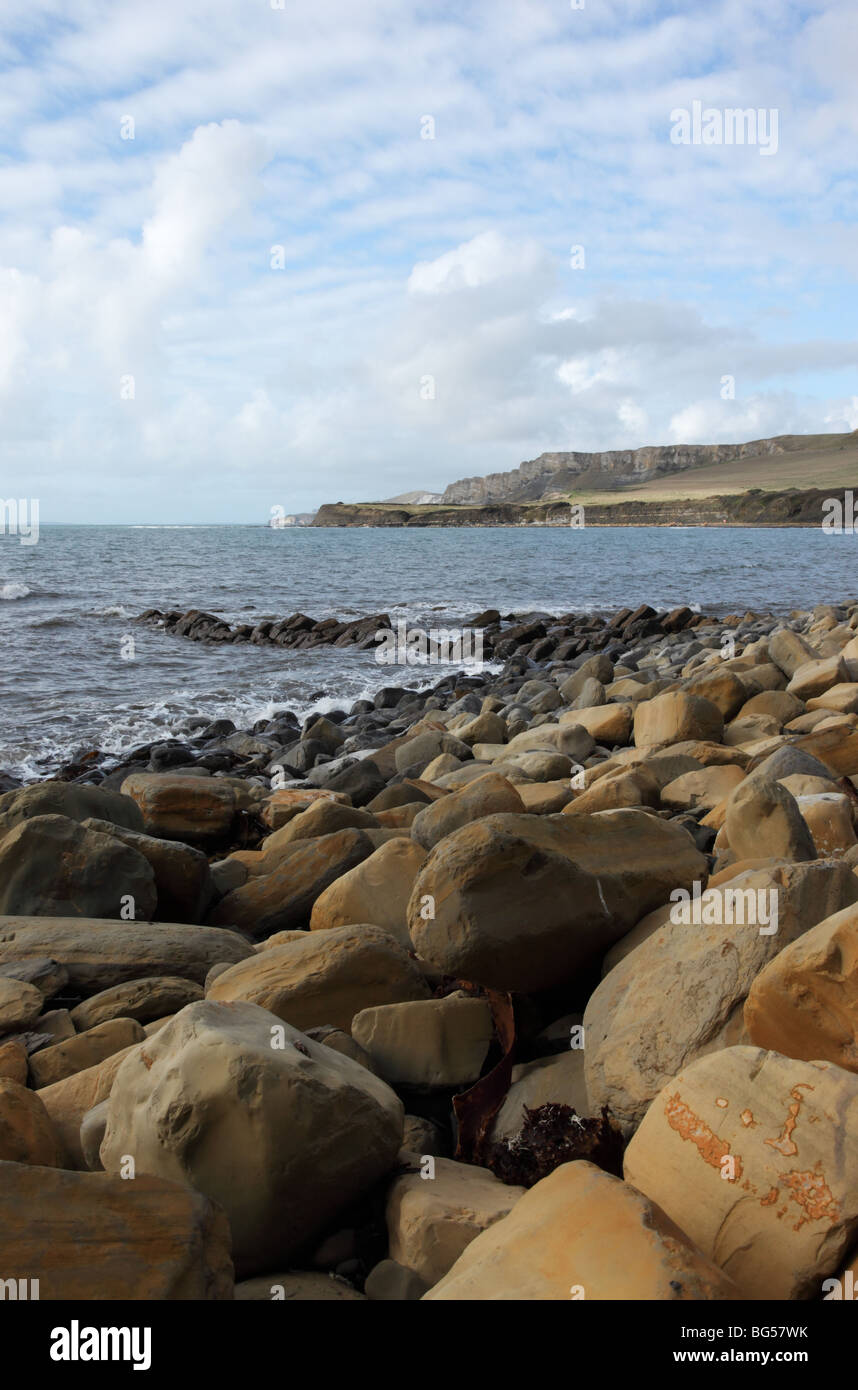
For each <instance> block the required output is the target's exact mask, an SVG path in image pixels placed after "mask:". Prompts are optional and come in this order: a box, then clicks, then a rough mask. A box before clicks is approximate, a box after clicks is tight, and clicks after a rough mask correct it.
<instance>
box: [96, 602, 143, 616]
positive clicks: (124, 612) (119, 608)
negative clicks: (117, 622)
mask: <svg viewBox="0 0 858 1390" xmlns="http://www.w3.org/2000/svg"><path fill="white" fill-rule="evenodd" d="M92 611H93V614H94V615H95V617H96V618H133V617H134V614H133V613H132V612H131V610H130V609H129V608H125V607H123V605H122V604H121V603H114V604H111V605H110V606H109V607H107V608H94V609H93V610H92Z"/></svg>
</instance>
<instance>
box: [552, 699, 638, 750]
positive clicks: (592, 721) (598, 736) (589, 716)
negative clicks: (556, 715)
mask: <svg viewBox="0 0 858 1390" xmlns="http://www.w3.org/2000/svg"><path fill="white" fill-rule="evenodd" d="M558 722H559V723H560V724H561V725H563V724H579V725H580V726H581V728H582V729H586V730H587V733H588V734H591V735H592V736H593V738H594V739H595V740H596V742H597V743H601V744H602V745H603V746H604V747H606V748H617V747H619V746H622V745H624V744H627V743H628V742H629V740H630V739H631V736H632V722H633V712H632V708H631V706H630V705H623V704H619V703H617V704H606V705H591V706H590V708H589V709H576V710H567V711H566V712H565V713H564V714H561V716H560V719H559V721H558Z"/></svg>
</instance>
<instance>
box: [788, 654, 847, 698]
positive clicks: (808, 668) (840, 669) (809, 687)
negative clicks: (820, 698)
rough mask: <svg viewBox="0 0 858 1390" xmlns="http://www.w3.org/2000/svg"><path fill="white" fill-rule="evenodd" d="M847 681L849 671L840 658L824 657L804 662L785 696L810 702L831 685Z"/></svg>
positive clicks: (792, 679) (796, 672) (793, 677)
mask: <svg viewBox="0 0 858 1390" xmlns="http://www.w3.org/2000/svg"><path fill="white" fill-rule="evenodd" d="M848 680H849V671H848V670H847V668H846V663H845V661H844V660H843V658H842V657H841V656H826V657H823V658H822V659H821V660H818V661H806V662H805V663H804V664H803V665H802V666H799V667H798V669H797V670H796V671H795V673H794V675H793V676H792V678H791V680H790V683H789V685H788V686H787V694H788V695H795V697H796V699H798V700H805V701H807V700H810V699H812V698H813V697H814V696H815V695H823V694H824V693H825V691H826V690H828V689H829V688H830V687H831V686H832V685H838V684H840V683H841V682H845V681H848Z"/></svg>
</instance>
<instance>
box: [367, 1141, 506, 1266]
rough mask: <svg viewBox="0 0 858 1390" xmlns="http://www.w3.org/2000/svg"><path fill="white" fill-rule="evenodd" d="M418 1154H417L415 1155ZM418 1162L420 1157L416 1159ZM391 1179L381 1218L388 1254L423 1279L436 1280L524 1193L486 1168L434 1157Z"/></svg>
mask: <svg viewBox="0 0 858 1390" xmlns="http://www.w3.org/2000/svg"><path fill="white" fill-rule="evenodd" d="M416 1157H417V1156H415V1158H416ZM418 1162H419V1160H418ZM414 1169H415V1170H416V1171H411V1172H406V1173H403V1174H402V1175H401V1176H400V1177H397V1178H395V1179H394V1180H393V1182H392V1183H391V1185H390V1189H389V1191H388V1196H387V1205H386V1208H385V1217H386V1220H387V1233H388V1238H389V1242H390V1258H391V1259H392V1260H396V1262H397V1263H398V1264H400V1265H403V1266H404V1267H405V1268H406V1269H411V1270H413V1271H414V1273H415V1274H418V1275H419V1276H420V1278H421V1279H423V1281H424V1283H425V1284H428V1285H430V1286H431V1285H432V1284H437V1283H438V1281H439V1279H442V1278H443V1277H444V1275H445V1274H446V1273H447V1271H448V1270H449V1269H451V1268H452V1266H453V1265H454V1264H455V1263H456V1261H457V1260H458V1258H459V1256H460V1255H461V1254H462V1252H463V1250H465V1249H466V1248H467V1246H469V1245H470V1243H471V1241H472V1240H474V1239H475V1238H476V1237H477V1236H478V1235H479V1234H480V1233H481V1232H482V1231H486V1230H488V1228H489V1227H490V1226H493V1225H494V1224H495V1222H497V1221H501V1220H502V1219H503V1218H504V1217H505V1216H507V1215H508V1214H509V1213H510V1212H511V1211H512V1209H513V1207H514V1206H515V1204H516V1202H518V1201H519V1199H520V1198H521V1197H523V1196H524V1188H523V1187H511V1186H507V1185H506V1183H502V1182H500V1181H499V1179H498V1178H496V1177H494V1175H493V1174H492V1173H489V1172H488V1171H487V1170H486V1169H485V1168H475V1167H472V1166H471V1165H470V1164H467V1163H454V1162H453V1160H452V1159H448V1158H436V1159H434V1160H433V1171H432V1172H431V1174H430V1176H428V1177H425V1178H424V1176H423V1173H424V1172H426V1171H427V1170H426V1169H425V1168H424V1167H423V1165H420V1166H417V1164H416V1163H415V1165H414Z"/></svg>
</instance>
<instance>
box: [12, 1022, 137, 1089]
mask: <svg viewBox="0 0 858 1390" xmlns="http://www.w3.org/2000/svg"><path fill="white" fill-rule="evenodd" d="M145 1037H146V1034H145V1033H144V1032H143V1028H142V1025H141V1024H139V1023H138V1022H137V1020H136V1019H135V1018H111V1019H107V1020H106V1021H105V1022H104V1023H97V1024H96V1025H95V1027H94V1028H90V1029H89V1030H88V1031H87V1032H86V1033H76V1034H75V1036H74V1037H73V1038H66V1039H64V1040H63V1041H62V1042H58V1043H54V1045H53V1047H43V1048H42V1049H41V1051H39V1052H34V1053H33V1056H32V1057H31V1058H30V1077H31V1080H32V1082H33V1085H34V1087H35V1088H36V1090H39V1089H41V1087H43V1086H51V1085H53V1084H54V1082H55V1081H63V1080H65V1078H66V1077H67V1076H74V1074H75V1072H79V1071H87V1070H88V1069H89V1068H90V1067H95V1066H98V1063H99V1062H103V1061H104V1060H105V1058H106V1057H112V1056H113V1054H114V1052H122V1051H124V1050H125V1048H127V1047H131V1046H132V1045H133V1044H134V1043H138V1042H143V1040H144V1038H145Z"/></svg>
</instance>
